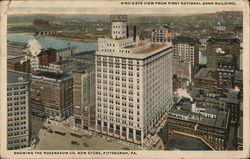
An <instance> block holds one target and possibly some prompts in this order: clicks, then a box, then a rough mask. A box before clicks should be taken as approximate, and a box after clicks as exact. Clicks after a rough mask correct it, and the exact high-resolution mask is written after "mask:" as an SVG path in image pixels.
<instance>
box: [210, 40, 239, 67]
mask: <svg viewBox="0 0 250 159" xmlns="http://www.w3.org/2000/svg"><path fill="white" fill-rule="evenodd" d="M227 54H230V55H232V56H233V58H234V66H235V69H237V70H239V69H240V40H239V39H237V38H224V37H223V36H222V37H220V38H219V37H214V38H211V39H209V40H208V41H207V55H208V56H207V67H209V68H215V69H216V68H217V66H218V65H217V63H218V59H219V58H218V57H219V56H220V55H227Z"/></svg>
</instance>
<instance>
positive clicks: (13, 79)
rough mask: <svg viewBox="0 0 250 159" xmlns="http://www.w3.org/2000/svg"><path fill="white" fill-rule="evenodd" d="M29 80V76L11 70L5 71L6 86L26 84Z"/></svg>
mask: <svg viewBox="0 0 250 159" xmlns="http://www.w3.org/2000/svg"><path fill="white" fill-rule="evenodd" d="M29 80H30V76H29V74H26V73H23V72H17V71H12V70H8V71H7V83H8V84H14V83H23V82H28V81H29Z"/></svg>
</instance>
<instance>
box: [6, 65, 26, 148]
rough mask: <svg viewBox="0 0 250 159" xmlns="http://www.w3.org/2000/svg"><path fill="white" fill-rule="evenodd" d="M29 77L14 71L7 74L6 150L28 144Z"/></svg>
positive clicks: (23, 146)
mask: <svg viewBox="0 0 250 159" xmlns="http://www.w3.org/2000/svg"><path fill="white" fill-rule="evenodd" d="M29 109H30V77H29V75H28V74H25V73H20V72H16V71H10V70H8V72H7V110H8V111H7V113H8V114H7V149H8V150H15V149H21V148H25V147H28V146H29V145H30V144H29V142H30V126H29V125H30V121H29Z"/></svg>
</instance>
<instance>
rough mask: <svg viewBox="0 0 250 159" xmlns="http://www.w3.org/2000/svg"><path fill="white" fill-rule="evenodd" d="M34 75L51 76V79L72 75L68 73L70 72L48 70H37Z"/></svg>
mask: <svg viewBox="0 0 250 159" xmlns="http://www.w3.org/2000/svg"><path fill="white" fill-rule="evenodd" d="M33 75H35V76H43V77H46V78H51V79H64V78H67V77H70V75H68V74H64V73H55V72H48V71H37V72H35V73H33Z"/></svg>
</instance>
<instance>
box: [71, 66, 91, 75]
mask: <svg viewBox="0 0 250 159" xmlns="http://www.w3.org/2000/svg"><path fill="white" fill-rule="evenodd" d="M92 71H95V65H94V64H86V65H84V66H82V67H78V68H76V69H74V70H73V71H72V72H73V73H87V72H92Z"/></svg>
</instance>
